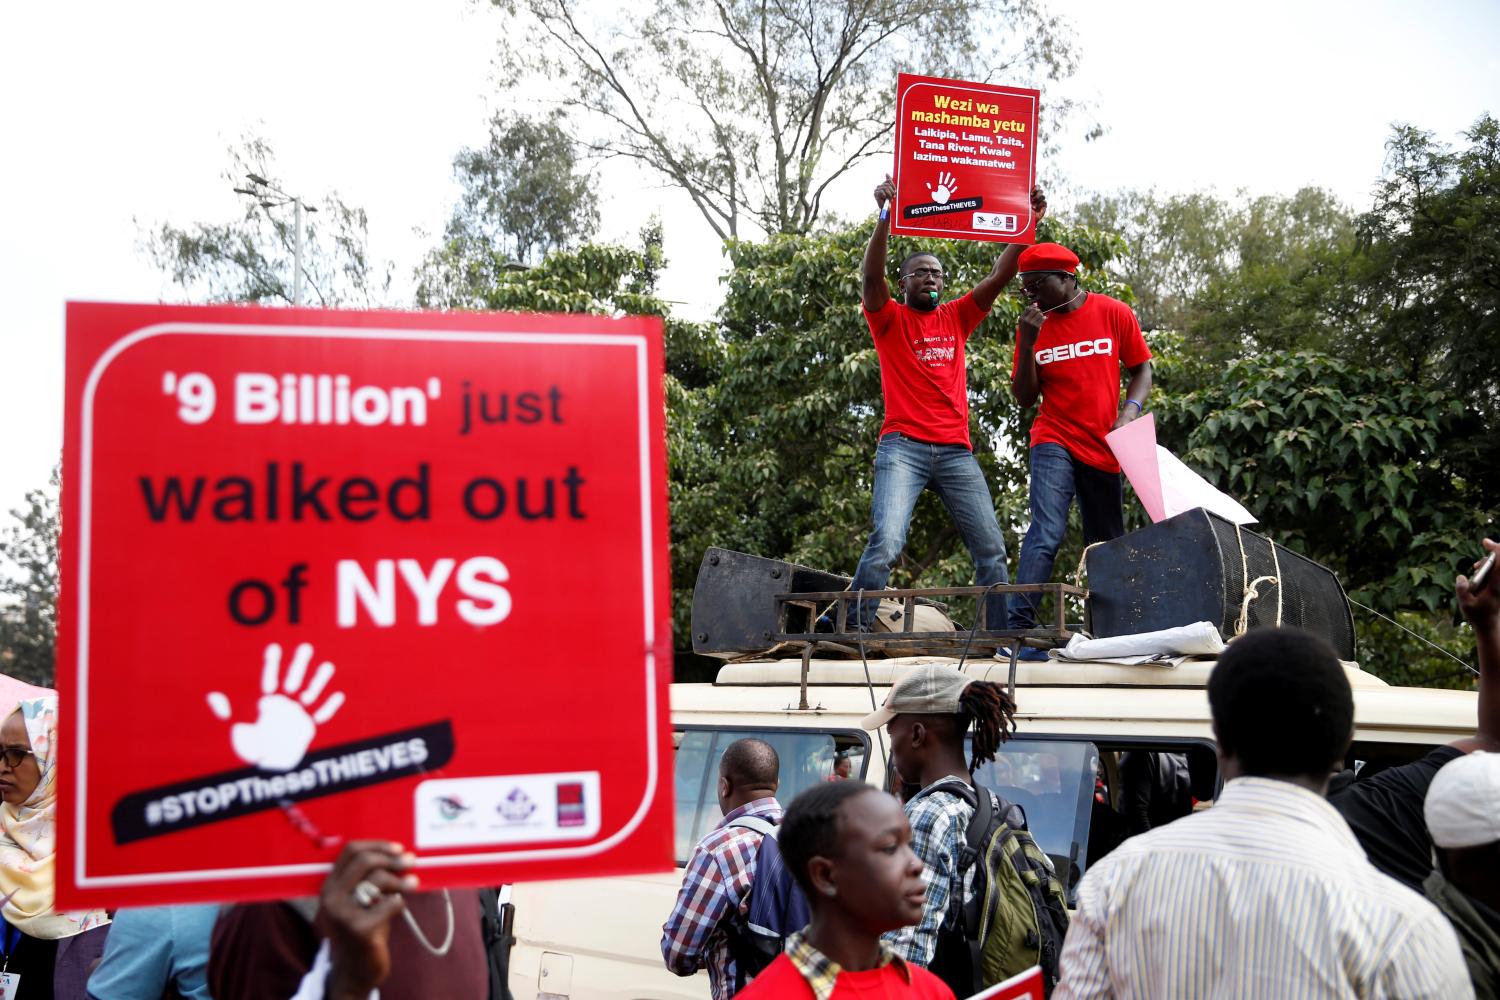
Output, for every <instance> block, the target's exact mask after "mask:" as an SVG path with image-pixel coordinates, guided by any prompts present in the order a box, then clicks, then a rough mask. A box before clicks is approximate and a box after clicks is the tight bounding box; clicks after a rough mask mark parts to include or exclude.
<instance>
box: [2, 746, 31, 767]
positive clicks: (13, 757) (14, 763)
mask: <svg viewBox="0 0 1500 1000" xmlns="http://www.w3.org/2000/svg"><path fill="white" fill-rule="evenodd" d="M35 756H36V752H35V751H32V750H27V749H26V748H25V747H0V760H3V761H5V766H6V767H8V768H10V769H11V770H15V769H16V768H18V767H20V766H21V762H22V761H23V760H25V759H26V758H27V757H35Z"/></svg>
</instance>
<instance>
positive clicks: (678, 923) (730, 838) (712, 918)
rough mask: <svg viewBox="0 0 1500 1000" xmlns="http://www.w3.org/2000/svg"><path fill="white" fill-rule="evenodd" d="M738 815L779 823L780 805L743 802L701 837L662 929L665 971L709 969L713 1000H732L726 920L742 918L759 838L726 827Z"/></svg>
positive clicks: (764, 800) (772, 801) (685, 973)
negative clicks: (674, 904) (743, 803)
mask: <svg viewBox="0 0 1500 1000" xmlns="http://www.w3.org/2000/svg"><path fill="white" fill-rule="evenodd" d="M741 816H760V817H763V818H765V819H768V820H770V821H772V822H773V823H780V822H781V805H780V803H778V802H777V801H776V800H775V799H774V798H771V797H770V796H766V797H765V798H761V799H756V800H755V801H754V802H747V803H746V804H745V805H742V806H740V807H739V808H738V809H732V810H730V811H729V813H728V814H727V815H726V816H725V817H724V819H723V821H722V822H720V823H719V825H718V826H716V827H714V828H713V829H712V830H710V831H709V832H708V833H707V834H706V835H704V837H703V839H702V840H701V841H699V842H698V846H697V847H696V848H694V849H693V856H692V857H691V858H689V859H688V864H687V870H686V871H685V872H684V873H683V876H682V889H681V891H680V892H678V894H677V905H676V906H674V907H673V908H672V915H671V916H669V917H668V918H667V922H666V925H665V926H663V927H662V929H661V930H662V934H661V954H662V958H663V959H664V960H665V961H666V963H667V968H668V969H669V970H671V971H672V972H674V973H675V974H677V975H679V976H691V975H692V974H693V973H695V972H697V971H698V970H699V969H702V968H707V969H708V985H709V989H710V990H711V991H712V993H713V1000H727V998H729V997H732V996H734V980H735V965H734V959H733V957H731V956H730V954H729V931H728V922H729V920H730V919H734V918H737V917H740V916H743V915H744V912H745V907H746V905H747V902H748V897H749V894H750V883H751V880H753V879H754V878H755V858H756V855H757V854H758V853H759V851H760V834H758V833H756V832H755V831H754V830H746V829H744V828H743V827H737V826H736V827H731V826H730V825H729V824H730V823H732V822H734V821H735V820H737V819H739V818H740V817H741Z"/></svg>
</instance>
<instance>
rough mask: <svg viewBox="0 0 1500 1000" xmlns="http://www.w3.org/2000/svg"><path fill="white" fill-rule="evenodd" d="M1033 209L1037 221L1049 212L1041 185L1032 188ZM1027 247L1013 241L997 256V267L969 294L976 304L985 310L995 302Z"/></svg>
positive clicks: (987, 310)
mask: <svg viewBox="0 0 1500 1000" xmlns="http://www.w3.org/2000/svg"><path fill="white" fill-rule="evenodd" d="M1031 211H1032V212H1033V213H1034V214H1035V215H1036V221H1037V222H1041V221H1042V219H1043V217H1045V216H1046V214H1047V196H1046V194H1044V193H1043V191H1042V189H1041V187H1040V186H1037V187H1034V188H1032V189H1031ZM1024 249H1026V248H1025V247H1024V246H1022V245H1021V244H1020V243H1012V244H1010V245H1009V246H1007V247H1006V248H1005V250H1004V251H1003V252H1002V253H1001V254H1000V256H999V257H997V258H995V268H994V270H992V271H991V272H990V274H989V277H987V278H985V279H984V280H983V281H981V282H980V283H979V284H977V285H975V286H974V290H973V291H972V292H970V293H969V294H970V295H971V296H972V297H973V299H974V304H975V305H977V306H978V307H979V308H981V309H983V310H984V311H985V312H989V311H990V307H991V306H993V305H994V304H995V300H996V299H997V298H999V297H1000V293H1001V292H1003V291H1004V290H1005V286H1006V285H1008V284H1010V279H1011V278H1014V277H1015V276H1016V262H1017V261H1019V260H1020V259H1021V251H1022V250H1024Z"/></svg>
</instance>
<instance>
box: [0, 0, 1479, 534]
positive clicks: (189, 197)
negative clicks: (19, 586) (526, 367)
mask: <svg viewBox="0 0 1500 1000" xmlns="http://www.w3.org/2000/svg"><path fill="white" fill-rule="evenodd" d="M1052 6H1053V8H1054V9H1055V10H1058V11H1060V12H1064V13H1065V14H1066V15H1067V17H1068V18H1069V19H1070V20H1071V21H1072V23H1073V25H1074V27H1075V29H1076V32H1077V37H1078V42H1079V45H1080V48H1081V52H1082V63H1081V69H1080V73H1079V75H1078V76H1077V77H1076V78H1075V80H1074V81H1072V82H1071V83H1070V84H1069V85H1067V87H1066V91H1067V93H1069V94H1070V95H1072V96H1077V97H1084V98H1087V99H1090V100H1092V101H1094V102H1095V104H1096V107H1097V114H1098V117H1099V118H1100V120H1101V121H1103V122H1104V123H1105V124H1106V125H1107V126H1108V127H1109V130H1110V131H1109V134H1108V135H1107V136H1106V137H1105V138H1104V139H1102V140H1100V141H1098V142H1095V143H1092V144H1087V145H1085V144H1082V143H1073V144H1070V145H1069V146H1068V147H1067V148H1065V150H1064V152H1063V156H1062V162H1060V163H1058V164H1053V165H1050V166H1051V167H1052V168H1053V170H1054V171H1055V170H1057V169H1059V168H1060V169H1061V170H1063V171H1065V172H1066V174H1067V175H1068V177H1069V179H1070V181H1071V182H1072V183H1073V184H1074V185H1076V186H1077V187H1079V188H1082V189H1108V188H1115V187H1124V186H1150V185H1153V184H1154V185H1156V186H1157V187H1158V188H1160V189H1162V190H1166V191H1178V190H1193V189H1200V188H1208V187H1213V188H1216V189H1218V190H1219V191H1221V192H1225V193H1227V192H1232V191H1234V190H1235V189H1237V188H1241V187H1243V188H1247V189H1249V190H1250V191H1252V192H1254V193H1263V192H1290V191H1293V190H1295V189H1296V188H1298V187H1301V186H1303V185H1307V184H1315V185H1320V186H1323V187H1327V188H1330V189H1332V190H1333V191H1335V192H1337V193H1338V194H1339V195H1340V196H1342V197H1343V198H1344V199H1345V200H1346V201H1348V202H1350V203H1351V204H1354V205H1356V206H1357V207H1363V205H1364V204H1365V202H1366V200H1367V196H1368V193H1369V190H1370V188H1371V186H1372V184H1373V183H1374V181H1375V180H1376V178H1377V176H1378V174H1379V171H1380V167H1381V163H1382V159H1383V155H1384V150H1383V144H1384V142H1385V139H1386V137H1387V135H1388V132H1389V126H1390V123H1392V122H1394V121H1405V122H1411V123H1413V124H1416V125H1419V126H1420V127H1422V128H1426V129H1429V130H1431V131H1434V132H1436V133H1437V134H1438V135H1439V136H1440V137H1442V138H1445V139H1448V140H1452V139H1453V138H1455V136H1456V134H1457V133H1458V132H1459V131H1460V130H1461V129H1463V128H1465V127H1466V126H1468V125H1469V124H1471V123H1472V122H1473V121H1474V119H1475V118H1476V117H1478V116H1479V114H1480V113H1481V112H1484V111H1490V112H1492V113H1500V56H1497V55H1496V51H1497V47H1496V45H1495V41H1496V39H1500V3H1496V2H1495V0H1469V2H1461V0H1449V2H1444V0H1437V2H1433V3H1428V4H1423V5H1417V4H1412V3H1405V2H1399V0H1364V2H1355V0H1339V2H1322V3H1307V2H1299V3H1291V2H1282V0H1262V2H1258V3H1239V4H1214V3H1204V2H1202V0H1197V2H1167V0H1135V2H1131V3H1119V2H1118V0H1114V2H1110V0H1072V2H1070V3H1068V4H1066V5H1061V4H1057V3H1053V4H1052ZM502 30H504V24H503V21H502V19H501V17H500V15H498V14H497V13H495V12H494V11H492V10H490V9H486V8H482V7H479V6H477V5H475V4H474V3H471V2H469V0H406V2H394V0H259V2H257V3H255V4H250V5H246V4H224V3H216V2H213V0H209V2H204V0H191V2H186V0H141V2H138V3H133V4H122V3H118V2H104V0H74V2H61V3H7V4H3V5H0V94H4V95H5V96H4V98H3V102H0V197H3V198H4V201H3V208H0V303H3V307H4V320H3V328H0V329H3V332H0V511H5V510H9V509H10V508H13V507H16V506H18V505H19V504H20V502H21V500H22V497H23V494H24V492H25V491H26V490H27V489H30V488H34V487H36V486H40V485H42V484H43V483H44V482H45V481H46V477H47V474H48V471H49V470H50V468H51V466H52V464H53V462H54V461H55V460H56V458H57V456H58V453H59V451H60V448H61V440H62V378H63V371H62V339H63V303H64V302H65V301H67V300H68V299H104V300H119V301H144V302H150V301H156V300H158V299H160V298H162V297H164V296H166V295H167V294H168V290H167V287H166V285H165V283H164V282H163V280H162V278H161V277H160V275H158V274H157V273H156V272H155V271H154V270H153V269H152V268H151V267H150V266H148V264H147V262H146V261H145V259H144V258H143V257H142V255H141V253H140V252H139V249H138V246H137V244H138V240H139V235H140V226H139V225H138V224H137V222H136V220H139V221H140V223H142V224H145V223H152V222H159V221H168V220H170V221H173V222H176V223H184V224H185V223H188V222H192V221H196V220H224V219H227V218H229V217H231V216H233V215H234V214H235V213H237V211H238V210H239V206H238V205H237V204H236V197H237V196H235V195H234V194H233V193H232V192H231V191H230V190H229V186H228V185H227V184H226V183H224V182H223V180H222V179H221V177H220V174H221V172H222V171H223V169H224V167H225V163H226V156H225V148H226V147H227V146H228V145H229V144H230V143H231V142H233V141H234V140H235V139H236V138H237V137H238V136H240V135H241V134H243V133H245V132H246V131H250V130H254V131H257V132H259V134H261V135H262V136H264V137H265V138H266V139H267V140H269V141H270V142H271V143H272V145H273V146H274V147H275V149H276V152H277V159H276V164H277V169H278V171H279V173H280V175H281V176H282V177H283V178H284V179H285V181H286V183H287V184H288V186H289V187H291V188H292V189H293V190H296V191H300V192H304V193H306V194H308V195H310V196H313V197H317V196H320V195H321V194H322V193H323V192H325V191H327V190H329V189H336V190H337V191H339V193H340V194H341V195H342V196H343V197H344V199H345V200H346V201H347V202H349V203H350V204H353V205H360V206H363V207H364V208H365V209H366V210H367V211H368V212H369V215H370V220H371V234H372V244H373V249H374V251H375V252H376V254H377V255H379V256H383V257H385V258H387V259H391V260H393V261H394V262H395V263H396V266H397V272H398V281H399V282H400V283H401V285H402V287H403V288H405V287H409V278H408V275H409V272H410V269H411V267H412V265H413V264H414V263H415V262H416V260H417V258H418V257H419V256H420V253H421V251H422V249H423V248H424V244H423V243H422V241H420V240H418V239H417V238H416V237H415V236H414V235H413V232H412V231H413V229H414V228H416V227H421V228H425V229H426V230H428V231H429V232H431V231H437V230H439V229H440V228H441V226H442V223H443V221H444V219H445V218H446V214H447V211H448V206H449V204H450V203H451V200H452V197H453V195H454V188H453V184H452V179H451V167H450V164H451V160H452V157H453V154H454V153H455V152H456V151H457V150H458V149H459V148H460V147H461V146H464V145H477V144H479V143H480V142H482V141H483V139H484V134H485V122H486V120H487V118H488V115H489V113H490V112H491V111H492V110H493V109H494V108H495V107H496V102H497V98H496V96H495V95H496V88H495V86H494V84H493V82H492V79H491V67H490V60H491V54H492V49H493V40H494V39H495V38H496V36H497V34H498V33H499V32H500V31H502ZM1001 82H1003V81H1001ZM1048 168H1049V164H1046V163H1044V164H1043V166H1042V174H1043V178H1044V179H1046V178H1047V176H1048ZM867 173H869V174H870V175H871V176H869V177H865V176H858V177H853V178H851V179H850V181H849V184H848V185H847V187H846V189H845V190H844V191H843V192H842V193H841V197H840V198H838V199H836V200H835V204H836V207H839V208H842V209H843V210H844V211H847V212H851V213H852V212H860V213H862V212H863V211H864V210H865V207H866V202H867V200H868V197H869V195H868V191H869V189H870V188H871V187H872V186H873V182H874V180H876V179H878V176H877V175H878V169H877V168H871V169H870V170H868V171H867ZM643 185H646V186H645V187H644V190H643V189H642V187H643ZM603 190H604V193H605V201H604V204H603V205H602V215H603V235H604V236H605V237H607V238H610V237H612V238H620V239H625V238H630V237H631V236H632V235H633V234H634V233H635V231H636V230H637V229H638V228H639V227H640V225H641V223H642V222H643V221H645V219H646V218H647V217H648V216H649V215H650V214H651V213H652V212H655V211H659V212H660V213H661V214H662V216H663V218H664V220H665V223H666V234H667V254H668V257H669V259H670V261H671V264H670V266H669V269H668V271H667V273H666V276H665V279H664V289H663V290H664V293H665V295H666V297H667V298H669V299H673V300H677V301H680V302H682V303H684V311H685V312H686V313H687V314H689V315H695V316H702V315H706V314H707V313H708V312H709V311H710V310H711V309H712V307H713V305H714V304H715V302H716V301H717V297H718V283H717V275H718V271H719V262H720V261H721V256H720V254H719V252H718V248H717V247H716V245H715V243H714V240H713V236H712V233H711V232H710V231H709V230H708V228H707V226H706V225H704V224H703V223H702V222H701V221H700V220H699V219H698V218H697V217H696V215H695V214H694V212H693V210H692V209H691V207H690V206H688V205H686V204H685V200H684V199H682V198H681V197H679V196H677V195H675V194H674V193H673V192H671V191H670V190H667V189H664V188H661V187H659V186H655V185H654V184H653V183H652V182H643V181H642V179H640V178H636V177H632V176H629V175H626V174H618V173H614V174H610V175H608V176H606V177H605V178H603ZM1054 208H1055V210H1058V211H1060V212H1065V211H1066V205H1065V204H1059V203H1058V202H1057V201H1054ZM0 519H4V520H8V518H3V516H0Z"/></svg>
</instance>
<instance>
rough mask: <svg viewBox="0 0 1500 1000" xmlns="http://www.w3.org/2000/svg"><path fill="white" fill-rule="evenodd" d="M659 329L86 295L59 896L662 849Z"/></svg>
mask: <svg viewBox="0 0 1500 1000" xmlns="http://www.w3.org/2000/svg"><path fill="white" fill-rule="evenodd" d="M662 371H663V364H662V336H661V325H660V322H659V321H658V320H655V319H620V320H610V319H601V318H596V317H580V316H573V317H551V316H507V315H482V314H471V315H461V314H452V315H449V314H441V315H439V314H421V313H343V312H324V311H312V310H290V309H252V308H223V307H218V308H191V307H164V306H130V305H101V304H79V303H74V304H70V305H69V307H68V338H67V428H66V441H65V448H64V468H63V550H62V568H63V574H64V576H63V585H62V591H61V593H62V601H61V606H60V613H59V630H58V631H59V641H58V647H59V677H58V680H59V683H58V688H59V693H60V701H61V711H62V718H61V721H60V727H59V728H60V731H61V735H62V739H61V751H60V753H59V767H60V772H59V779H58V789H59V802H58V820H59V847H58V869H57V893H58V900H59V906H62V907H72V908H79V907H84V906H101V907H114V906H129V905H139V904H149V903H176V902H193V901H211V900H227V899H238V898H254V897H288V896H304V895H310V894H313V893H316V891H317V889H318V887H319V885H320V883H321V881H322V878H323V875H324V873H325V872H326V871H327V869H328V865H329V863H330V861H331V860H332V858H333V857H334V855H335V854H336V853H337V849H338V847H337V841H338V840H339V839H345V840H347V839H354V838H370V837H373V838H382V839H389V840H395V841H399V842H400V843H402V844H404V845H406V846H407V847H408V848H409V849H410V850H412V851H414V852H415V853H416V854H417V856H418V873H419V875H420V877H421V878H422V881H423V883H424V886H426V887H429V888H436V887H439V886H444V885H478V884H487V885H495V884H498V883H500V882H509V881H519V880H530V879H541V878H555V877H564V876H567V877H578V876H583V875H604V874H619V873H625V872H639V871H649V870H663V869H668V868H670V867H672V812H671V799H670V788H671V743H670V731H669V723H668V719H667V715H666V710H667V701H666V690H667V684H668V681H669V679H670V670H671V648H672V647H671V637H670V631H669V626H670V606H669V590H668V579H667V571H668V569H667V568H668V562H667V543H666V538H667V520H666V486H665V484H666V456H665V432H664V414H663V402H662V384H661V380H662Z"/></svg>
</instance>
